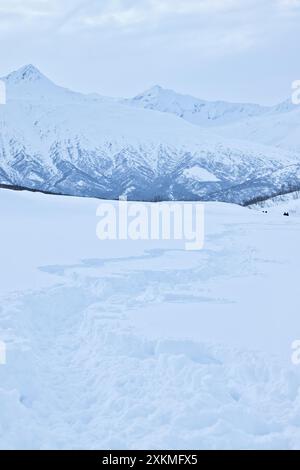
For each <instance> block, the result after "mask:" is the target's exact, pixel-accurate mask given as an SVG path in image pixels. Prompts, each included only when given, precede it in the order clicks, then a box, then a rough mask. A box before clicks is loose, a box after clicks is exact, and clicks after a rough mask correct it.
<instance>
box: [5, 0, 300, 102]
mask: <svg viewBox="0 0 300 470" xmlns="http://www.w3.org/2000/svg"><path fill="white" fill-rule="evenodd" d="M0 41H1V60H0V75H6V74H7V73H8V72H10V71H11V70H14V69H16V68H19V67H20V66H22V65H24V64H27V63H33V64H34V65H36V66H37V67H38V68H40V69H41V71H42V72H44V73H45V74H46V75H48V76H49V77H50V78H51V79H53V80H54V81H56V82H58V83H59V84H62V85H64V86H67V87H69V88H72V89H76V90H79V91H85V92H91V91H96V92H99V93H101V94H104V95H112V96H132V95H135V94H137V93H138V92H140V91H143V90H144V89H146V88H149V87H151V86H153V85H155V84H160V85H162V86H164V87H167V88H173V89H176V90H177V91H179V92H184V93H190V94H193V95H195V96H198V97H200V98H204V99H226V100H231V101H249V102H260V103H275V102H278V101H281V100H283V99H285V98H287V97H288V96H289V95H290V88H291V82H292V81H293V80H296V79H300V59H299V56H300V0H0Z"/></svg>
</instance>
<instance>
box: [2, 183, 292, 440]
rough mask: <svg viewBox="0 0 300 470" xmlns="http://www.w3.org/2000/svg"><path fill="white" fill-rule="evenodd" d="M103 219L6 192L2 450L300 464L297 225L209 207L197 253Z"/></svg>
mask: <svg viewBox="0 0 300 470" xmlns="http://www.w3.org/2000/svg"><path fill="white" fill-rule="evenodd" d="M98 204H99V201H96V200H93V199H77V198H71V197H70V198H67V197H56V196H45V195H41V194H30V193H26V192H23V193H16V192H10V191H5V190H0V217H1V232H0V247H1V264H0V280H1V282H0V288H1V290H0V292H1V293H0V340H3V341H5V342H6V343H7V364H6V365H0V448H12V449H20V448H26V449H29V448H41V449H46V448H47V449H48V448H60V449H65V448H88V449H100V448H111V449H115V448H122V449H127V448H128V449H130V448H153V449H157V448H170V449H171V448H187V449H191V448H200V449H201V448H206V449H214V448H219V449H220V448H225V449H229V448H260V449H269V448H273V449H281V448H282V449H295V448H298V449H299V448H300V368H299V367H296V366H294V365H292V363H291V343H292V341H294V340H295V339H299V338H300V322H299V297H298V286H299V281H298V279H299V261H300V260H299V256H300V254H299V228H300V218H299V213H298V215H297V212H295V214H293V215H292V216H291V217H290V218H285V217H283V216H282V211H281V209H279V210H274V211H270V213H268V214H263V213H262V212H261V210H256V211H255V210H250V209H245V208H240V207H237V206H233V205H229V204H221V203H207V204H206V209H205V210H206V229H205V235H206V239H205V247H204V249H203V250H202V251H199V252H188V251H184V250H183V248H182V243H181V242H167V241H157V242H145V241H144V242H133V241H105V242H104V241H99V240H98V239H97V238H96V224H97V219H96V208H97V206H98ZM295 204H297V202H295ZM282 208H283V207H282Z"/></svg>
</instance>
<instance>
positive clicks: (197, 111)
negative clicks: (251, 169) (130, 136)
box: [124, 86, 300, 152]
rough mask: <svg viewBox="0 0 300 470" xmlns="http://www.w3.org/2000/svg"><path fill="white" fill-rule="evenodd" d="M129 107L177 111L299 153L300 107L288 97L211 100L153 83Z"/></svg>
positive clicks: (242, 136) (222, 130)
mask: <svg viewBox="0 0 300 470" xmlns="http://www.w3.org/2000/svg"><path fill="white" fill-rule="evenodd" d="M124 102H126V103H127V104H129V105H130V106H136V107H142V108H146V109H152V110H156V111H161V112H164V113H169V114H175V115H176V116H178V117H181V118H182V119H184V120H186V121H188V122H191V123H192V124H196V125H199V126H201V127H215V128H217V129H215V131H216V132H217V133H218V135H222V136H223V137H229V138H236V137H237V136H238V138H239V139H244V140H249V141H252V142H256V143H261V144H265V145H272V146H276V147H280V148H285V149H288V150H293V151H296V152H300V106H296V105H294V104H292V102H291V100H286V101H284V102H282V103H279V104H278V105H276V106H272V107H263V106H259V105H256V104H247V103H228V102H224V101H215V102H209V101H205V100H201V99H198V98H195V97H193V96H189V95H182V94H179V93H176V92H175V91H173V90H167V89H164V88H162V87H160V86H154V87H153V88H151V89H150V90H147V91H145V92H144V93H141V94H140V95H137V96H135V97H134V98H132V99H129V100H125V101H124Z"/></svg>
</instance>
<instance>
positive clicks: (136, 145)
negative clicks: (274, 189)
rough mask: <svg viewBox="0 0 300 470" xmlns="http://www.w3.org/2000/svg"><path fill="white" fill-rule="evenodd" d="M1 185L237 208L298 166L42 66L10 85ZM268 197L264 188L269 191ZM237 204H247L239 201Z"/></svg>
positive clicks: (17, 75) (0, 144) (285, 155)
mask: <svg viewBox="0 0 300 470" xmlns="http://www.w3.org/2000/svg"><path fill="white" fill-rule="evenodd" d="M4 80H5V82H6V85H7V98H8V101H7V104H6V105H5V106H1V107H0V184H4V185H17V186H23V187H27V188H32V189H38V190H43V191H49V192H54V193H63V194H72V195H80V196H96V197H101V198H118V197H119V196H120V195H127V196H128V198H129V199H141V200H152V199H156V198H157V197H159V198H163V199H181V200H186V199H189V200H193V199H206V200H207V199H211V198H212V196H214V197H215V195H216V194H217V195H218V196H217V197H218V199H220V200H225V201H227V200H232V196H231V195H230V196H228V191H229V189H230V188H231V187H232V186H237V185H240V184H244V185H246V186H247V187H248V188H249V190H248V191H247V198H249V195H250V196H251V198H253V197H255V196H256V192H253V193H251V181H252V180H253V179H257V178H261V179H262V181H264V182H265V183H264V184H265V186H267V183H268V180H269V178H270V176H269V175H271V174H273V173H274V172H278V171H283V170H284V168H286V167H289V166H291V165H297V164H298V163H299V159H298V157H297V155H294V154H293V153H291V152H282V151H280V150H277V149H273V148H271V147H267V146H263V145H256V144H251V143H247V142H243V141H238V140H233V139H225V138H223V137H222V138H220V137H218V136H216V135H214V134H213V133H212V132H211V131H208V130H207V131H206V130H203V129H200V128H199V127H197V126H193V125H192V124H190V123H188V122H185V121H184V120H183V119H179V118H178V117H176V116H174V115H169V114H166V113H161V112H156V111H152V110H147V109H139V108H136V107H132V106H127V105H126V106H125V105H124V104H120V103H117V102H116V101H115V100H113V99H109V98H107V99H106V98H102V97H97V96H95V95H82V94H80V93H73V92H71V91H69V90H66V89H64V88H61V87H58V86H56V85H55V84H54V83H52V82H51V81H50V80H48V79H47V78H46V77H45V76H44V75H42V74H41V73H40V72H39V71H38V70H37V69H36V68H35V67H33V66H26V67H23V68H22V69H20V70H19V71H16V72H14V73H12V74H10V75H8V76H7V77H5V79H4ZM262 191H263V192H264V187H263V190H262ZM233 202H239V203H240V202H242V203H243V202H246V201H245V200H241V198H240V196H239V195H237V196H236V200H234V201H233Z"/></svg>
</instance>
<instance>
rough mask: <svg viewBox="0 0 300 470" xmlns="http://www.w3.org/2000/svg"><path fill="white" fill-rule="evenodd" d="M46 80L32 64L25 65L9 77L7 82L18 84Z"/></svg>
mask: <svg viewBox="0 0 300 470" xmlns="http://www.w3.org/2000/svg"><path fill="white" fill-rule="evenodd" d="M42 79H46V77H45V76H44V75H43V74H42V73H41V72H40V71H39V69H38V68H37V67H35V66H34V65H32V64H28V65H24V66H23V67H21V68H20V69H18V70H16V71H14V72H12V73H10V74H9V75H7V77H6V80H8V81H11V82H14V83H18V82H25V81H26V82H35V81H37V80H42Z"/></svg>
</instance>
